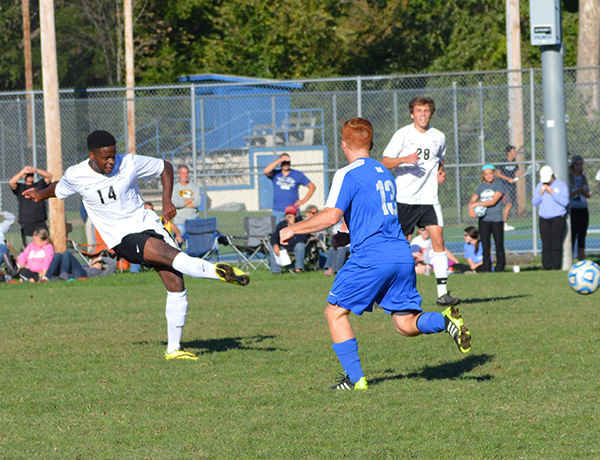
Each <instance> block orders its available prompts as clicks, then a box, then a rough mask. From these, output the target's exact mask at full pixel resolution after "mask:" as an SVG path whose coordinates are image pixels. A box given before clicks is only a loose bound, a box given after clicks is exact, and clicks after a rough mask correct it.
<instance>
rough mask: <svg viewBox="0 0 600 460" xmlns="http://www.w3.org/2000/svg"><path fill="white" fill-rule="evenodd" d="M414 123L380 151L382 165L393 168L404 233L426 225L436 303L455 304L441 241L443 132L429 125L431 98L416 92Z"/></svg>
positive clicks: (411, 107) (412, 103) (412, 107)
mask: <svg viewBox="0 0 600 460" xmlns="http://www.w3.org/2000/svg"><path fill="white" fill-rule="evenodd" d="M408 107H409V110H410V117H411V118H412V119H413V122H414V123H413V124H411V125H408V126H405V127H404V128H401V129H399V130H398V131H396V134H394V136H393V137H392V140H390V143H389V144H388V146H387V147H386V148H385V150H384V152H383V159H382V161H381V162H382V163H383V165H384V166H385V167H386V168H388V169H393V170H394V176H395V177H396V189H397V190H398V192H397V195H396V201H397V202H398V220H399V221H400V225H402V232H403V233H404V235H405V236H406V237H408V236H409V235H411V234H412V232H413V230H414V228H415V226H417V227H425V228H426V229H427V231H428V232H429V235H430V237H431V244H432V246H433V261H432V262H433V271H434V272H435V277H436V278H437V290H438V299H437V303H438V305H458V304H459V303H460V299H457V298H455V297H452V296H450V294H448V291H447V288H446V283H447V281H448V256H447V254H446V244H445V243H444V218H443V217H442V207H441V206H440V201H439V199H438V184H443V183H444V181H445V180H446V173H445V172H444V155H445V154H446V136H444V134H443V133H442V132H441V131H438V130H437V129H435V128H432V127H430V126H429V122H430V121H431V117H432V116H433V114H434V112H435V103H434V102H433V99H431V98H429V97H425V96H418V97H415V98H414V99H413V100H411V101H410V102H409V104H408Z"/></svg>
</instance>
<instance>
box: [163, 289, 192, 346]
mask: <svg viewBox="0 0 600 460" xmlns="http://www.w3.org/2000/svg"><path fill="white" fill-rule="evenodd" d="M187 308H188V300H187V291H183V292H169V291H167V307H166V309H165V313H166V316H167V335H168V338H169V343H168V344H167V353H171V352H172V351H175V350H177V349H178V348H180V347H181V335H182V334H183V326H184V324H185V316H186V315H187Z"/></svg>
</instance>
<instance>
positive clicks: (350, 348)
mask: <svg viewBox="0 0 600 460" xmlns="http://www.w3.org/2000/svg"><path fill="white" fill-rule="evenodd" d="M438 314H439V313H438ZM440 316H441V315H440ZM442 323H443V316H442ZM332 347H333V351H335V354H336V355H337V357H338V359H339V360H340V364H341V365H342V367H343V368H344V372H345V373H346V375H347V376H348V377H349V378H350V381H352V382H354V383H356V382H358V381H359V380H360V379H361V378H362V377H364V375H365V374H364V373H363V370H362V367H361V365H360V358H359V357H358V342H357V341H356V339H350V340H346V341H345V342H342V343H334V344H333V345H332Z"/></svg>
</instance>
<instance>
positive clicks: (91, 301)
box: [0, 270, 600, 459]
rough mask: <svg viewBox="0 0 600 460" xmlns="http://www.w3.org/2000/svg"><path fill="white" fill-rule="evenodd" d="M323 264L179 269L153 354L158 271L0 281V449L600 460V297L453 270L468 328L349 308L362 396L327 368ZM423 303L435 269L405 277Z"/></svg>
mask: <svg viewBox="0 0 600 460" xmlns="http://www.w3.org/2000/svg"><path fill="white" fill-rule="evenodd" d="M331 282H332V280H331V279H330V278H328V277H324V276H323V275H322V273H305V274H302V275H300V276H295V275H291V274H286V275H283V276H279V277H272V276H271V275H270V274H269V273H268V272H266V271H260V272H257V273H253V274H252V282H251V283H250V285H249V286H248V287H247V288H240V287H237V286H231V285H226V284H225V283H219V282H211V281H206V280H192V279H188V280H187V288H188V297H189V299H190V308H189V312H188V321H187V325H186V328H185V332H184V346H185V347H187V348H188V349H190V350H191V351H194V352H196V353H197V354H198V355H199V356H200V360H199V361H196V362H185V361H181V362H167V361H165V360H164V358H163V353H164V350H165V340H166V322H165V318H164V303H165V292H164V288H163V287H162V285H161V283H160V281H159V279H158V277H157V276H156V274H154V273H152V272H146V273H142V274H140V275H138V276H134V275H130V274H120V275H116V276H113V277H110V278H109V279H92V280H88V281H75V282H72V283H64V282H54V283H46V284H38V285H31V284H22V285H6V284H5V285H0V296H1V298H2V302H1V305H0V315H1V321H0V337H1V339H0V340H1V343H2V355H1V358H0V359H1V369H2V372H1V374H0V375H1V376H0V388H1V392H2V393H1V394H2V398H1V401H0V407H1V410H0V427H1V429H0V458H2V459H144V458H148V459H221V458H231V459H238V458H256V459H267V458H268V459H289V458H294V459H372V458H376V459H399V458H400V459H401V458H420V459H463V458H464V459H496V458H507V459H515V458H525V459H542V458H543V459H552V458H555V459H565V458H569V459H571V458H590V459H591V458H598V457H599V456H600V444H599V442H598V440H599V439H600V433H599V431H600V430H599V428H598V426H600V409H599V407H600V406H599V405H598V390H599V383H598V369H599V368H600V353H599V348H600V320H599V317H598V299H599V297H598V296H600V294H598V293H596V294H595V295H592V296H580V295H577V294H575V293H574V292H572V291H571V289H570V288H569V286H568V284H567V281H566V274H565V273H564V272H542V271H538V270H525V271H522V272H521V273H519V274H513V273H508V272H507V273H502V274H478V275H475V276H466V275H462V276H461V275H454V276H452V277H451V278H450V280H449V285H450V288H451V290H452V293H453V294H455V295H457V296H459V297H461V298H462V299H463V304H462V305H461V312H462V314H463V317H464V318H465V322H466V324H467V326H468V327H469V328H470V330H471V331H472V334H473V347H472V351H471V353H469V354H468V355H461V354H460V353H459V352H458V350H457V348H456V345H455V344H454V343H453V342H452V341H451V340H450V338H449V337H448V336H447V334H437V335H434V336H420V337H417V338H412V339H408V338H404V337H401V336H399V335H398V334H396V333H395V332H394V330H393V327H392V324H391V320H390V318H389V317H387V316H386V315H385V314H383V313H382V312H381V311H376V312H374V313H373V314H365V315H364V316H363V317H360V318H359V317H353V318H352V324H353V327H354V329H355V332H356V334H357V337H358V340H359V345H360V354H361V359H362V364H363V368H364V370H365V373H366V375H367V378H368V380H369V382H370V389H369V391H365V392H341V391H339V392H333V391H329V390H327V387H328V386H329V385H331V384H333V383H334V377H335V376H336V374H337V373H338V372H339V371H340V370H341V369H340V366H339V364H338V362H337V359H336V358H335V355H334V353H333V351H332V349H331V344H330V339H329V334H328V330H327V326H326V323H325V320H324V318H323V309H324V306H325V298H326V295H327V292H328V290H329V288H330V286H331ZM418 282H419V288H420V290H421V292H422V294H423V297H424V307H425V308H426V309H427V310H438V311H439V309H437V307H435V306H434V303H435V278H434V277H432V276H430V277H426V276H422V277H419V280H418Z"/></svg>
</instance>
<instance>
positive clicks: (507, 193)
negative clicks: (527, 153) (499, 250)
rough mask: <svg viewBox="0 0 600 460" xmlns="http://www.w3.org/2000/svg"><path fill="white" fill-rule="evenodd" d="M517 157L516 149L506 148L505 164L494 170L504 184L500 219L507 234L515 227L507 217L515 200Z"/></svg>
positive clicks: (517, 175)
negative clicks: (502, 207)
mask: <svg viewBox="0 0 600 460" xmlns="http://www.w3.org/2000/svg"><path fill="white" fill-rule="evenodd" d="M516 156H517V149H516V147H515V146H514V145H509V146H508V147H506V163H505V164H502V165H498V169H497V170H496V176H497V177H498V178H499V179H502V181H503V183H504V196H503V197H502V200H503V201H504V211H503V212H502V219H503V221H504V231H505V232H509V231H511V230H514V229H515V227H513V226H512V225H509V223H508V217H509V215H510V210H511V209H512V207H513V203H514V202H515V201H516V200H517V186H516V184H515V177H519V176H520V174H519V172H518V171H519V165H518V164H517V163H516V162H515V158H516Z"/></svg>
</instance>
